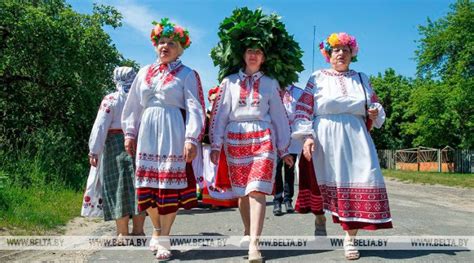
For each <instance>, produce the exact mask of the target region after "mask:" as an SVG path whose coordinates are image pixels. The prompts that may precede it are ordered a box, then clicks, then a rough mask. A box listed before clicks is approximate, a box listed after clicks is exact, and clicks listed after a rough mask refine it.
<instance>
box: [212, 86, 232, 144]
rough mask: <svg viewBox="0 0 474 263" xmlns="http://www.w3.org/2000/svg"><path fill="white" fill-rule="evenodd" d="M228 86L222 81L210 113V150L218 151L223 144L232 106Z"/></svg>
mask: <svg viewBox="0 0 474 263" xmlns="http://www.w3.org/2000/svg"><path fill="white" fill-rule="evenodd" d="M228 85H229V81H228V79H224V80H223V81H222V83H221V85H220V90H219V93H218V94H217V98H216V101H215V103H214V106H213V109H212V113H211V124H210V127H209V137H210V139H211V149H212V150H218V151H220V150H221V148H222V144H223V143H224V135H225V134H224V133H225V128H226V127H227V122H228V120H229V114H230V110H231V105H232V97H231V94H230V90H229V87H228Z"/></svg>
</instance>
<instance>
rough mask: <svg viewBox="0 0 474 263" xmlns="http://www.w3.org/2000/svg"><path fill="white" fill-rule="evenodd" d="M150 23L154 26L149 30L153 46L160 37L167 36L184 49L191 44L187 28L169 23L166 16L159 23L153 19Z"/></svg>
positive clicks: (156, 44)
mask: <svg viewBox="0 0 474 263" xmlns="http://www.w3.org/2000/svg"><path fill="white" fill-rule="evenodd" d="M152 24H153V25H154V27H153V29H152V30H151V34H150V38H151V42H152V43H153V46H158V42H159V41H160V38H162V37H167V38H170V39H172V40H174V41H176V42H178V43H180V44H181V46H182V47H183V48H184V49H186V48H188V47H189V46H190V45H191V38H190V37H189V32H188V30H187V29H185V28H183V27H181V26H179V25H176V24H174V23H171V22H170V21H169V19H168V18H163V19H161V21H160V22H159V23H158V22H156V21H153V23H152Z"/></svg>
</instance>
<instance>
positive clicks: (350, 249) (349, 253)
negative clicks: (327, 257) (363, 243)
mask: <svg viewBox="0 0 474 263" xmlns="http://www.w3.org/2000/svg"><path fill="white" fill-rule="evenodd" d="M344 256H345V257H346V259H347V260H356V259H359V258H360V253H359V250H357V247H356V246H354V239H353V238H350V239H347V238H345V239H344Z"/></svg>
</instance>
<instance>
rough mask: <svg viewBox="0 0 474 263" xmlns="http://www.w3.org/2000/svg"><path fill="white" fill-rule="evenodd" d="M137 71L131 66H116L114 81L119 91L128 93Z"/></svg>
mask: <svg viewBox="0 0 474 263" xmlns="http://www.w3.org/2000/svg"><path fill="white" fill-rule="evenodd" d="M136 75H137V73H136V72H135V70H134V69H133V68H131V67H116V68H115V69H114V82H115V86H116V88H117V90H118V91H119V92H124V93H128V90H129V89H130V86H131V85H132V83H133V80H134V79H135V76H136Z"/></svg>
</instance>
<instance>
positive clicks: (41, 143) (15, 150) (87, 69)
mask: <svg viewBox="0 0 474 263" xmlns="http://www.w3.org/2000/svg"><path fill="white" fill-rule="evenodd" d="M120 19H121V15H120V13H118V12H117V11H116V10H115V9H114V8H112V7H107V6H95V7H94V12H93V14H91V15H85V14H79V13H77V12H75V11H74V10H73V9H72V8H71V7H70V6H69V5H67V4H65V3H64V1H61V0H48V1H15V0H4V1H1V3H0V32H1V33H0V38H1V39H2V42H1V45H0V85H1V88H0V92H1V97H0V112H1V115H2V122H1V123H0V144H1V148H2V150H1V151H2V152H1V154H2V156H10V157H9V158H13V159H15V158H17V159H22V158H23V159H24V158H30V159H31V160H32V162H37V163H38V164H39V167H42V169H43V168H44V169H45V171H47V174H49V175H48V176H53V175H56V176H58V177H59V178H56V179H58V180H61V181H63V182H66V183H70V184H76V185H77V182H78V178H79V179H81V180H82V178H83V177H81V176H80V175H79V173H82V174H84V175H85V174H86V172H85V168H86V163H87V161H86V160H85V156H86V155H85V153H86V152H87V148H86V144H87V138H88V135H89V131H90V127H91V125H92V123H93V120H94V118H95V114H96V112H97V107H98V105H99V103H100V100H101V98H102V97H103V95H104V93H105V91H106V90H107V89H108V88H110V87H111V86H113V83H112V81H111V74H112V71H113V68H114V67H115V66H117V65H118V64H120V62H121V61H122V60H123V58H122V57H121V55H120V54H119V52H118V51H117V49H116V48H115V46H114V45H113V44H112V43H111V39H110V37H109V35H108V34H107V33H106V32H105V31H104V30H103V28H102V27H103V26H106V25H109V26H112V27H118V26H120V25H121V23H120ZM12 156H13V157H12ZM5 165H6V164H5ZM10 165H12V166H14V165H15V164H12V161H11V162H10ZM44 180H46V181H49V180H54V178H44Z"/></svg>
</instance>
